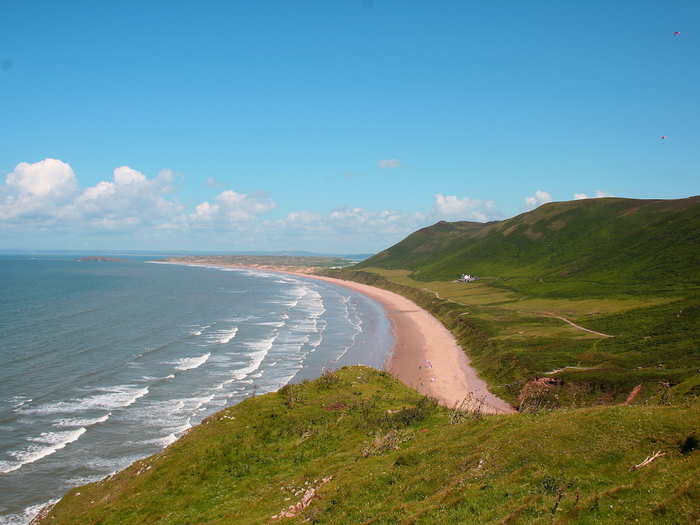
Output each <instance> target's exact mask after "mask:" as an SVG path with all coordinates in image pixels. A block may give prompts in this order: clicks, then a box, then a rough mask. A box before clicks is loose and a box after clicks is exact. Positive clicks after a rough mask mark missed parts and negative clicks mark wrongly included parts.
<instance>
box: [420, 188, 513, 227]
mask: <svg viewBox="0 0 700 525" xmlns="http://www.w3.org/2000/svg"><path fill="white" fill-rule="evenodd" d="M434 215H435V216H436V217H438V218H440V219H451V220H473V221H479V222H486V221H489V220H493V219H495V218H498V217H500V215H501V214H500V213H499V212H498V210H496V203H495V202H494V201H482V200H480V199H471V198H469V197H463V198H461V199H460V198H459V197H457V196H456V195H443V194H442V193H437V194H436V195H435V206H434Z"/></svg>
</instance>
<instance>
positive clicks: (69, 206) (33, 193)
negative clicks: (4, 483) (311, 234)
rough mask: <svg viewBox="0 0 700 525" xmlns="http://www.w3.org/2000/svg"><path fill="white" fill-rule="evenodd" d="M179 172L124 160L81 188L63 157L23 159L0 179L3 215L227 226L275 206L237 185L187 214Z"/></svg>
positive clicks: (23, 220)
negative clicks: (146, 170) (154, 171)
mask: <svg viewBox="0 0 700 525" xmlns="http://www.w3.org/2000/svg"><path fill="white" fill-rule="evenodd" d="M175 178H176V174H175V173H173V172H172V171H170V170H162V171H160V172H159V173H158V175H157V176H156V177H153V178H149V177H147V176H146V175H145V174H143V173H141V172H140V171H137V170H135V169H133V168H131V167H129V166H120V167H118V168H116V169H115V170H114V171H113V173H112V178H111V180H103V181H100V182H98V183H97V184H95V185H94V186H89V187H87V188H84V189H82V190H80V188H79V186H78V182H77V179H76V176H75V173H74V172H73V170H72V168H71V167H70V166H69V165H68V164H66V163H65V162H62V161H60V160H55V159H45V160H42V161H40V162H37V163H34V164H29V163H26V162H22V163H20V164H18V165H17V167H16V168H15V169H14V171H13V172H12V173H10V174H8V175H7V176H6V177H5V183H4V184H1V185H0V221H3V222H5V223H6V224H8V225H9V224H10V223H11V224H12V225H13V226H17V227H20V228H22V227H25V228H26V227H28V228H30V229H32V228H34V229H36V228H39V227H41V228H43V227H48V226H51V225H60V226H62V227H68V226H70V227H72V228H74V229H78V230H80V229H81V228H82V229H86V228H88V229H97V230H129V229H133V228H134V227H137V226H138V227H150V228H153V229H155V230H184V229H187V228H189V227H197V226H200V225H209V226H212V227H216V228H218V229H221V230H222V231H225V230H226V229H227V228H228V229H230V228H229V227H230V226H231V225H234V224H240V223H244V222H250V221H251V220H252V219H253V218H255V217H257V216H258V215H261V214H263V213H265V212H267V211H269V210H271V209H273V208H274V207H275V203H274V202H273V201H272V200H271V199H270V198H268V197H266V196H264V195H257V194H256V195H248V194H245V193H238V192H235V191H233V190H226V191H222V192H221V193H219V195H217V196H216V198H215V199H214V201H213V202H212V203H209V202H202V203H200V204H199V205H198V206H196V207H195V209H194V211H193V212H192V213H190V214H188V213H187V212H186V211H185V208H184V206H183V205H182V204H180V203H179V202H178V201H177V200H176V199H175V198H174V197H173V196H172V195H171V194H172V193H173V192H174V188H173V183H174V181H175Z"/></svg>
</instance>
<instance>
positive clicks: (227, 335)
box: [216, 327, 238, 345]
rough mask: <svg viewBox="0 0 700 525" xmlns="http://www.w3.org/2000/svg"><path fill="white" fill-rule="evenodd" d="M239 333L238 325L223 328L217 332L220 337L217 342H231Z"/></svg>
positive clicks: (223, 343)
mask: <svg viewBox="0 0 700 525" xmlns="http://www.w3.org/2000/svg"><path fill="white" fill-rule="evenodd" d="M237 333H238V327H233V328H232V329H231V330H222V331H220V332H217V335H218V338H217V340H216V342H217V343H219V344H222V345H225V344H226V343H229V342H231V340H232V339H233V338H234V337H236V334H237Z"/></svg>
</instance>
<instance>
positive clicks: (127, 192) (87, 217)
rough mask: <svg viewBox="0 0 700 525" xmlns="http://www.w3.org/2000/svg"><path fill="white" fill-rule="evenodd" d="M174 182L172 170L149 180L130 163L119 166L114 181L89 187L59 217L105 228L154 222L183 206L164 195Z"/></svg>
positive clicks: (115, 171)
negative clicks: (130, 165)
mask: <svg viewBox="0 0 700 525" xmlns="http://www.w3.org/2000/svg"><path fill="white" fill-rule="evenodd" d="M172 181H173V173H172V172H171V171H169V170H163V171H161V172H160V173H159V174H158V176H157V177H155V178H153V179H149V178H148V177H146V175H144V174H143V173H141V172H139V171H137V170H135V169H133V168H130V167H129V166H120V167H118V168H116V169H115V170H114V172H113V174H112V181H102V182H98V183H97V184H95V185H94V186H91V187H89V188H86V189H85V190H84V191H83V192H82V193H80V195H79V196H78V197H77V198H76V199H75V200H74V201H73V202H72V203H71V204H70V205H68V206H66V207H65V208H64V209H63V210H62V211H61V213H60V216H62V217H66V218H71V219H73V220H83V221H86V222H88V223H90V224H92V225H93V226H96V227H98V228H106V229H119V228H120V227H126V228H128V227H133V226H136V225H139V224H154V223H157V222H159V221H162V220H164V219H166V218H169V217H173V216H175V215H176V214H178V213H179V212H181V211H182V209H183V207H182V206H181V205H180V204H178V203H177V202H174V201H172V200H170V199H168V198H167V197H166V196H165V195H166V194H168V193H170V192H171V191H172V187H171V186H170V184H171V183H172Z"/></svg>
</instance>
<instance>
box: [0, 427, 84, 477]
mask: <svg viewBox="0 0 700 525" xmlns="http://www.w3.org/2000/svg"><path fill="white" fill-rule="evenodd" d="M86 431H87V429H86V428H85V427H81V428H78V429H76V430H69V431H66V432H43V433H42V434H41V435H40V436H37V437H32V438H29V439H28V440H27V441H31V442H33V443H41V444H40V445H33V444H32V445H29V446H28V447H26V448H25V449H24V450H13V451H10V452H9V455H10V456H12V457H13V458H15V459H16V460H17V461H13V462H7V461H4V462H2V464H0V474H7V473H8V472H13V471H15V470H18V469H20V468H22V466H24V465H26V464H28V463H34V462H35V461H39V460H40V459H42V458H45V457H46V456H50V455H51V454H53V453H55V452H57V451H59V450H61V449H62V448H65V446H66V445H68V444H69V443H72V442H73V441H77V440H78V439H79V438H80V436H82V435H83V434H84V433H85V432H86Z"/></svg>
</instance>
